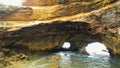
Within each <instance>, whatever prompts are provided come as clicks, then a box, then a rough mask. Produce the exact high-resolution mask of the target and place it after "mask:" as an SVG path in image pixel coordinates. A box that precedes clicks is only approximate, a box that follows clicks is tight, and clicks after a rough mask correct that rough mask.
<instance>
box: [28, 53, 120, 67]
mask: <svg viewBox="0 0 120 68" xmlns="http://www.w3.org/2000/svg"><path fill="white" fill-rule="evenodd" d="M52 55H60V56H61V60H60V61H55V62H53V61H49V60H48V57H49V56H51V55H49V56H46V57H43V58H40V59H39V60H36V61H34V62H32V65H31V67H29V68H33V67H34V68H50V66H54V67H53V68H57V66H58V67H59V68H80V67H81V68H112V67H115V66H117V67H119V66H120V65H117V64H116V63H114V62H111V58H110V57H105V56H96V57H89V56H87V55H82V54H78V53H73V52H58V53H54V54H52ZM113 63H114V64H113ZM115 64H116V65H115ZM114 65H115V66H114ZM117 67H116V68H117ZM51 68H52V67H51Z"/></svg>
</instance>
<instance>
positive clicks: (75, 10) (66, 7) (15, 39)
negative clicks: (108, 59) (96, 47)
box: [0, 0, 120, 57]
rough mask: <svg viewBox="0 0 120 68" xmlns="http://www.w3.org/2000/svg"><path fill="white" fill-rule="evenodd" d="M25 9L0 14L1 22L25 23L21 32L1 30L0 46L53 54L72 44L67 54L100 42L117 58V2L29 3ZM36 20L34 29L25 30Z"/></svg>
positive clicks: (119, 31)
mask: <svg viewBox="0 0 120 68" xmlns="http://www.w3.org/2000/svg"><path fill="white" fill-rule="evenodd" d="M44 1H46V2H44ZM24 5H27V6H29V7H21V8H16V9H13V10H10V11H7V10H0V20H1V21H5V22H8V21H11V22H10V23H12V24H13V25H16V24H14V23H15V22H19V21H22V22H20V23H19V24H17V25H20V24H22V23H25V24H24V25H20V26H18V27H19V28H21V29H20V30H15V31H7V30H6V31H4V30H3V31H2V32H1V33H0V46H4V47H8V46H11V45H14V46H23V47H26V48H28V49H31V50H40V51H52V50H56V49H60V48H61V46H62V44H63V43H64V42H65V41H67V42H70V43H71V44H72V47H71V48H70V50H79V48H83V47H85V46H86V44H87V43H89V42H94V41H100V42H103V43H105V44H106V46H107V48H108V49H109V50H110V53H111V55H113V56H117V57H119V56H120V46H119V45H120V40H119V39H120V27H119V25H120V24H119V22H120V19H119V18H120V1H119V0H61V1H60V0H28V1H26V2H25V3H24ZM30 5H31V6H30ZM38 20H39V23H37V25H36V24H35V25H32V26H31V25H30V26H25V25H26V24H28V23H29V22H32V21H33V23H32V24H34V23H35V22H34V21H38ZM43 21H44V22H43ZM46 21H47V23H46ZM53 21H54V22H53ZM81 21H82V22H81ZM83 21H84V22H83ZM13 22H14V23H13ZM22 26H25V27H24V28H23V27H22ZM5 28H7V26H5ZM11 28H16V27H11Z"/></svg>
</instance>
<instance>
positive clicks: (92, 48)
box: [85, 42, 110, 57]
mask: <svg viewBox="0 0 120 68" xmlns="http://www.w3.org/2000/svg"><path fill="white" fill-rule="evenodd" d="M85 50H86V52H87V53H88V54H89V55H90V56H107V57H109V56H110V53H109V51H108V49H107V48H106V46H105V45H104V44H103V43H100V42H92V43H89V44H88V45H87V46H86V47H85Z"/></svg>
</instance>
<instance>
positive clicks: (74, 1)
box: [0, 0, 116, 21]
mask: <svg viewBox="0 0 120 68" xmlns="http://www.w3.org/2000/svg"><path fill="white" fill-rule="evenodd" d="M64 2H65V3H64ZM115 2H116V1H114V0H90V1H88V0H82V1H81V0H27V1H26V2H25V3H26V4H28V5H29V8H31V9H32V10H30V11H29V8H28V7H26V8H18V9H17V10H13V11H14V13H12V12H10V11H7V12H5V11H1V10H0V11H1V13H0V15H1V16H4V17H0V19H1V20H12V21H18V20H19V21H21V20H24V21H26V20H27V21H30V20H51V19H56V17H57V18H58V17H69V16H73V15H76V14H79V13H86V12H91V11H94V10H98V9H101V8H103V7H105V6H107V5H110V4H112V3H115ZM28 5H24V3H23V6H28ZM34 5H35V6H34ZM43 5H44V6H43ZM48 5H52V6H48ZM113 6H114V5H113ZM31 12H32V13H31ZM7 13H11V14H10V15H8V14H7ZM26 13H28V14H26ZM95 14H96V13H95ZM25 15H26V16H28V15H29V17H27V18H26V17H25ZM80 15H81V14H80ZM82 17H84V15H83V16H82ZM74 18H78V16H77V17H74ZM74 18H72V19H74ZM60 19H61V18H60ZM69 20H71V19H70V18H69Z"/></svg>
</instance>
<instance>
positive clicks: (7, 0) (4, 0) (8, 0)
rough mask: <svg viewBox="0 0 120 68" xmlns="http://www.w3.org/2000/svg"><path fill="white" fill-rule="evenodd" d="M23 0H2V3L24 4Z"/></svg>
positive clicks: (0, 0)
mask: <svg viewBox="0 0 120 68" xmlns="http://www.w3.org/2000/svg"><path fill="white" fill-rule="evenodd" d="M23 1H24V0H0V3H2V4H4V5H12V6H22V2H23Z"/></svg>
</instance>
